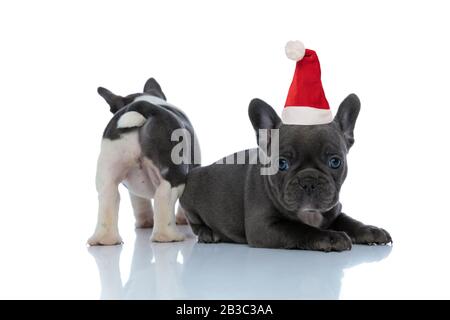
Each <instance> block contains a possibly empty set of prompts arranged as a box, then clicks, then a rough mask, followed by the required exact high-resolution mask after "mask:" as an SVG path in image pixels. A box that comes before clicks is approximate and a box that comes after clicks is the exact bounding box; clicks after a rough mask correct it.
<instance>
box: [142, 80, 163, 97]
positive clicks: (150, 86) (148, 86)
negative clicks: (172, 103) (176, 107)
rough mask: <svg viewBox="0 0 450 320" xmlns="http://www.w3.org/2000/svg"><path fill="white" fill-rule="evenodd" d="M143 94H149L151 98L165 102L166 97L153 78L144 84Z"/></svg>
mask: <svg viewBox="0 0 450 320" xmlns="http://www.w3.org/2000/svg"><path fill="white" fill-rule="evenodd" d="M144 92H145V93H148V94H151V95H153V96H156V97H159V98H161V99H163V100H167V99H166V95H165V94H164V92H163V91H162V89H161V86H160V85H159V83H158V82H157V81H156V80H155V79H153V78H150V79H148V80H147V82H146V83H145V85H144Z"/></svg>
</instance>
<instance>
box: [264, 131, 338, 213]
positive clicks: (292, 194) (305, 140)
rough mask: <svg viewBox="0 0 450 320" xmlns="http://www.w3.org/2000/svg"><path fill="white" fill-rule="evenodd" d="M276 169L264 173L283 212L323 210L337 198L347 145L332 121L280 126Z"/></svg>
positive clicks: (328, 207) (334, 202)
mask: <svg viewBox="0 0 450 320" xmlns="http://www.w3.org/2000/svg"><path fill="white" fill-rule="evenodd" d="M279 135H280V136H279V139H280V141H279V145H280V146H279V155H278V159H272V161H275V162H276V163H278V166H279V168H278V172H277V173H276V174H274V175H269V176H267V179H269V184H270V186H271V189H272V192H273V194H274V195H275V197H276V199H278V201H279V205H281V206H282V207H283V208H284V209H286V211H289V212H295V213H297V212H310V211H311V212H315V211H320V212H325V211H328V210H330V209H331V208H333V207H334V206H335V205H336V204H337V203H338V200H339V190H340V188H341V185H342V183H343V182H344V179H345V176H346V174H347V164H346V158H345V156H346V153H347V146H346V143H345V141H344V138H343V136H342V134H341V133H340V132H339V128H338V127H337V126H336V124H335V123H331V124H326V125H317V126H293V125H282V126H281V127H280V132H279Z"/></svg>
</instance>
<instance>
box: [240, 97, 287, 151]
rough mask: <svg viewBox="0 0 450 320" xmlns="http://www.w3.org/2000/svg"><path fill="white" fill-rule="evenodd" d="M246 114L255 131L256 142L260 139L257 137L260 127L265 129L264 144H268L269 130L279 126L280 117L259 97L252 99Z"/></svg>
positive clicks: (259, 141) (269, 138)
mask: <svg viewBox="0 0 450 320" xmlns="http://www.w3.org/2000/svg"><path fill="white" fill-rule="evenodd" d="M248 116H249V117H250V121H251V123H252V125H253V129H255V132H256V138H257V141H258V144H260V143H261V142H262V141H261V140H260V137H259V130H260V129H267V141H265V143H266V146H270V142H271V141H270V140H271V132H270V129H278V128H279V127H280V126H281V119H280V117H278V115H277V114H276V112H275V111H274V110H273V108H272V107H271V106H270V105H268V104H267V103H266V102H264V101H262V100H261V99H253V100H252V101H250V105H249V106H248Z"/></svg>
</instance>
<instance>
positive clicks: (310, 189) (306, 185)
mask: <svg viewBox="0 0 450 320" xmlns="http://www.w3.org/2000/svg"><path fill="white" fill-rule="evenodd" d="M300 187H301V188H302V189H303V190H304V191H305V192H306V194H307V195H308V196H310V195H312V194H313V193H314V192H315V191H316V189H317V180H316V179H313V178H309V179H308V178H307V179H302V180H301V181H300Z"/></svg>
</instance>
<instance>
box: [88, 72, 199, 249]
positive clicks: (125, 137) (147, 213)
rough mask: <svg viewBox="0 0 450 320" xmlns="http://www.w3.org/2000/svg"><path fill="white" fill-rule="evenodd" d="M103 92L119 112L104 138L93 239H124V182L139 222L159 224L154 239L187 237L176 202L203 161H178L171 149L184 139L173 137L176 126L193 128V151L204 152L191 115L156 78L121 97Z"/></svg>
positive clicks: (93, 242) (116, 241)
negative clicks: (179, 225) (180, 227)
mask: <svg viewBox="0 0 450 320" xmlns="http://www.w3.org/2000/svg"><path fill="white" fill-rule="evenodd" d="M98 93H99V94H100V95H101V96H102V97H103V98H104V99H105V100H106V102H107V103H108V104H109V106H110V110H111V112H112V113H113V114H114V116H113V118H112V119H111V120H110V122H109V123H108V125H107V126H106V129H105V131H104V133H103V138H102V142H101V151H100V156H99V158H98V163H97V175H96V187H97V192H98V199H99V209H98V222H97V226H96V229H95V232H94V234H93V235H92V236H91V237H90V238H89V240H88V243H89V244H90V245H115V244H120V243H122V239H121V237H120V235H119V230H118V213H119V202H120V195H119V190H118V185H119V184H120V183H122V184H123V185H124V186H125V187H126V188H127V189H128V191H129V194H130V199H131V204H132V206H133V211H134V215H135V218H136V227H137V228H149V227H153V233H152V237H151V238H152V240H153V241H158V242H170V241H181V240H183V238H184V237H183V234H182V233H181V232H179V231H178V230H177V227H176V221H177V222H180V223H183V222H184V223H185V219H184V213H183V208H181V206H179V207H178V214H177V218H175V204H176V202H177V200H178V198H179V197H180V196H181V194H182V192H183V189H184V185H185V181H186V176H187V174H188V172H189V171H190V170H191V169H192V168H193V167H194V166H196V165H197V164H193V161H190V163H186V164H179V165H176V164H174V163H173V162H172V159H171V151H172V149H173V147H174V146H175V145H176V144H177V143H179V142H178V141H172V140H171V135H172V132H173V131H174V130H176V129H186V130H187V131H189V133H190V136H191V137H192V139H193V140H194V141H193V142H192V143H191V146H192V150H191V151H192V152H191V154H192V155H194V154H196V155H197V156H198V155H199V150H198V143H197V140H196V137H195V134H194V129H193V127H192V125H191V123H190V121H189V119H188V118H187V116H186V115H185V114H184V113H183V112H182V111H180V110H179V109H177V108H176V107H174V106H173V105H171V104H169V103H167V101H166V97H165V95H164V93H163V92H162V90H161V87H160V86H159V84H158V83H157V82H156V80H155V79H153V78H150V79H149V80H148V81H147V82H146V84H145V86H144V92H143V93H138V94H132V95H128V96H126V97H121V96H118V95H115V94H113V93H112V92H111V91H109V90H107V89H105V88H102V87H99V88H98ZM198 157H199V156H198ZM196 160H199V159H198V158H197V159H196ZM152 199H153V201H154V206H153V205H152V202H151V200H152Z"/></svg>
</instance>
